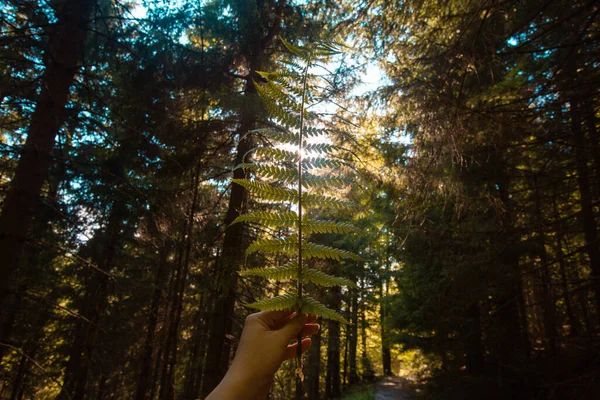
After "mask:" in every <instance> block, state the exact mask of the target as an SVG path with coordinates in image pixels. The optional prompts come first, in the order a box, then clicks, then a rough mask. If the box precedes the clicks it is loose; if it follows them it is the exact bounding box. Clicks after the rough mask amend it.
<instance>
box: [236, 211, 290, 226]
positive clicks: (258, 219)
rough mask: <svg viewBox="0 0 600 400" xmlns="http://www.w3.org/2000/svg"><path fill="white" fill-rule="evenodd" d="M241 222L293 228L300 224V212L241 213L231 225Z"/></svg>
mask: <svg viewBox="0 0 600 400" xmlns="http://www.w3.org/2000/svg"><path fill="white" fill-rule="evenodd" d="M239 222H254V223H260V224H262V225H264V226H271V227H285V228H291V227H294V226H298V214H296V213H295V212H292V211H289V212H284V213H276V212H269V211H255V212H253V213H249V214H242V215H240V216H239V217H237V218H236V219H235V220H234V221H233V222H232V223H231V225H233V224H237V223H239Z"/></svg>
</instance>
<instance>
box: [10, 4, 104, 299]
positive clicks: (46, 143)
mask: <svg viewBox="0 0 600 400" xmlns="http://www.w3.org/2000/svg"><path fill="white" fill-rule="evenodd" d="M93 4H94V1H93V0H68V1H65V2H64V3H63V5H62V8H61V9H60V10H59V12H58V21H59V22H58V26H57V29H56V32H55V33H54V34H52V35H51V37H50V40H49V42H48V48H47V50H46V57H45V58H46V60H47V62H46V69H45V71H44V76H43V78H42V84H41V92H40V96H39V98H38V101H37V103H36V107H35V111H34V113H33V116H32V119H31V124H30V126H29V131H28V134H27V140H26V142H25V146H24V147H23V150H22V152H21V156H20V158H19V162H18V164H17V168H16V171H15V175H14V178H13V180H12V182H11V188H10V189H9V191H8V194H7V196H6V199H5V201H4V206H3V207H2V213H1V214H0V254H2V263H0V308H2V307H3V304H4V303H5V301H6V299H7V296H8V294H9V291H10V288H11V287H12V285H13V278H14V274H15V271H16V269H17V265H18V263H19V259H20V257H21V254H22V251H23V245H24V243H25V240H26V236H27V232H28V230H29V227H30V226H31V222H32V220H33V214H34V212H35V207H36V203H37V202H38V197H39V195H40V191H41V189H42V185H43V183H44V181H45V179H46V175H47V173H48V168H49V165H50V159H51V153H52V149H53V148H54V143H55V137H56V134H57V132H58V129H59V128H60V126H61V124H62V120H63V113H64V109H65V104H66V102H67V98H68V96H69V89H70V87H71V85H72V84H73V79H74V77H75V73H76V72H77V70H78V68H79V66H78V61H79V59H80V56H81V54H82V52H83V45H84V41H85V36H86V31H87V24H88V21H89V18H90V13H91V10H92V7H93Z"/></svg>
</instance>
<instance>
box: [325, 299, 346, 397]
mask: <svg viewBox="0 0 600 400" xmlns="http://www.w3.org/2000/svg"><path fill="white" fill-rule="evenodd" d="M330 299H331V300H330V308H331V309H333V310H339V309H340V306H341V301H342V298H341V290H340V288H339V287H334V288H332V289H331V291H330ZM327 326H328V334H329V337H328V339H327V374H326V376H325V398H326V399H332V398H336V397H339V396H340V394H341V392H342V389H341V382H340V323H339V322H337V321H328V325H327Z"/></svg>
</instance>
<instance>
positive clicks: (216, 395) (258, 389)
mask: <svg viewBox="0 0 600 400" xmlns="http://www.w3.org/2000/svg"><path fill="white" fill-rule="evenodd" d="M270 388H271V383H270V382H269V383H262V384H261V383H259V382H256V381H253V380H251V379H247V378H243V377H240V375H239V374H236V373H235V372H232V371H229V372H227V374H226V375H225V377H224V378H223V380H222V381H221V383H219V385H218V386H217V387H216V388H215V390H213V391H212V392H211V393H210V394H209V395H208V397H207V398H206V399H205V400H265V399H266V398H267V395H268V394H269V389H270Z"/></svg>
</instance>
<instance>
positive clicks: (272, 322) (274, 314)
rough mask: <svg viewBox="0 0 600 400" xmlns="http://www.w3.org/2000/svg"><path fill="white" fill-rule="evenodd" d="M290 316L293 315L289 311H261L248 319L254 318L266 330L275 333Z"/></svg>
mask: <svg viewBox="0 0 600 400" xmlns="http://www.w3.org/2000/svg"><path fill="white" fill-rule="evenodd" d="M292 315H295V313H293V312H291V311H261V312H259V313H255V314H251V315H249V316H248V318H251V317H253V318H256V319H257V320H258V321H259V322H260V323H261V324H263V326H265V327H266V328H267V329H269V330H273V331H276V330H279V329H281V328H282V327H283V326H284V325H285V324H286V322H287V320H288V319H289V318H290V317H292Z"/></svg>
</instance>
